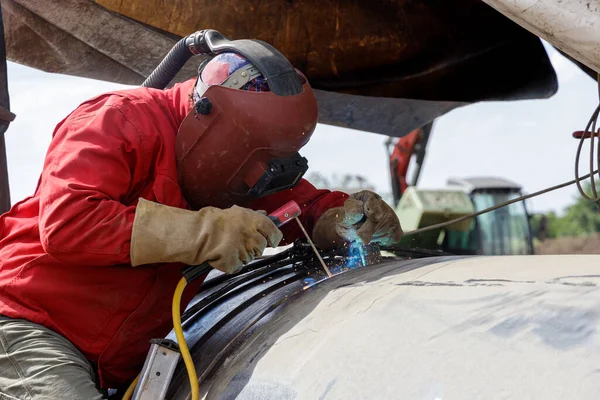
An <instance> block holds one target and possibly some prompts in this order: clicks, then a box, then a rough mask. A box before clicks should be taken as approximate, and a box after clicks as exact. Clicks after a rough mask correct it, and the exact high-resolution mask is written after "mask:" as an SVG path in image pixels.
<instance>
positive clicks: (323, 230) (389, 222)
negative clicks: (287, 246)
mask: <svg viewBox="0 0 600 400" xmlns="http://www.w3.org/2000/svg"><path fill="white" fill-rule="evenodd" d="M403 234H404V232H403V231H402V227H401V226H400V221H399V220H398V216H397V215H396V213H395V212H394V210H393V209H392V208H391V207H390V206H389V205H387V203H386V202H385V201H383V199H382V198H381V196H379V195H378V194H376V193H373V192H371V191H369V190H363V191H361V192H358V193H354V194H352V195H350V197H349V198H348V199H347V200H346V201H345V202H344V206H343V207H334V208H331V209H329V210H327V211H326V212H324V213H323V215H321V217H320V218H319V219H318V220H317V223H316V224H315V227H314V229H313V241H314V243H315V245H316V246H317V247H319V248H321V249H322V250H326V249H329V248H332V247H335V246H341V245H342V244H343V243H344V242H353V241H359V242H361V243H363V244H368V243H371V242H374V243H379V244H381V245H390V244H393V243H397V242H398V241H400V239H401V238H402V235H403Z"/></svg>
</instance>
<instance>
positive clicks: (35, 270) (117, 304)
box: [0, 80, 347, 388]
mask: <svg viewBox="0 0 600 400" xmlns="http://www.w3.org/2000/svg"><path fill="white" fill-rule="evenodd" d="M192 84H193V80H190V81H187V82H185V83H183V84H178V85H176V86H175V87H173V88H172V89H168V90H164V91H160V90H155V89H146V88H136V89H133V90H126V91H117V92H112V93H108V94H104V95H101V96H98V97H96V98H93V99H91V100H89V101H87V102H85V103H83V104H82V105H80V106H79V107H78V108H77V109H76V110H75V111H74V112H73V113H71V114H70V115H69V116H68V117H67V118H65V119H64V120H63V121H61V122H60V123H59V124H58V125H57V127H56V129H55V131H54V134H53V139H52V142H51V144H50V147H49V149H48V153H47V155H46V159H45V162H44V168H43V172H42V175H41V177H40V180H39V183H38V186H37V189H36V191H35V194H34V195H33V196H31V197H28V198H26V199H25V200H23V201H21V202H19V203H17V204H15V205H14V206H13V207H12V209H11V210H10V211H9V212H8V213H6V214H4V215H2V216H0V314H3V315H6V316H9V317H13V318H25V319H28V320H30V321H32V322H35V323H38V324H41V325H44V326H46V327H48V328H50V329H53V330H54V331H56V332H58V333H60V334H62V335H63V336H65V337H66V338H67V339H69V340H70V341H71V342H72V343H73V344H74V345H75V346H76V347H77V348H78V349H79V350H80V351H81V352H82V353H83V354H84V355H85V356H86V357H87V358H88V359H89V360H90V361H91V362H93V363H94V364H96V365H97V368H98V374H99V378H100V382H101V386H102V387H105V388H107V387H113V388H117V387H122V386H124V385H125V384H127V382H128V381H129V380H131V379H133V377H134V376H135V375H136V374H137V373H138V372H139V370H140V369H141V367H142V364H143V362H144V359H145V356H146V352H147V350H148V348H149V342H148V341H149V340H150V339H151V338H155V337H164V336H165V335H166V334H167V333H168V332H169V331H170V330H171V328H172V323H171V299H172V296H173V291H174V289H175V286H176V284H177V282H178V281H179V279H180V278H181V273H180V271H181V269H182V267H183V266H182V265H181V264H159V265H158V264H157V265H149V266H143V267H136V268H133V267H131V265H130V259H129V246H130V239H131V229H132V223H133V217H134V213H135V204H136V203H137V200H138V198H139V197H143V198H145V199H147V200H151V201H156V202H159V203H162V204H166V205H169V206H175V207H180V208H187V205H186V202H185V200H184V199H183V197H182V195H181V190H180V188H179V185H178V183H177V174H176V163H175V136H176V133H177V129H178V127H179V124H180V123H181V121H182V120H183V118H184V117H185V115H186V114H187V112H188V110H189V109H190V100H189V94H190V92H191V89H192ZM346 197H347V195H345V194H343V193H340V192H329V191H327V190H317V189H315V188H314V187H313V186H312V185H311V184H310V183H308V182H307V181H302V182H301V183H300V184H299V185H298V186H297V187H296V188H294V189H292V190H287V191H285V192H281V193H277V194H274V195H270V196H267V197H265V198H264V199H261V200H260V201H258V202H256V204H255V205H254V206H253V208H255V209H264V210H266V211H268V212H271V211H274V210H275V209H276V208H278V207H279V206H281V205H283V204H284V203H286V202H287V201H289V200H296V201H297V202H298V203H299V204H300V205H301V206H302V212H303V213H302V216H301V219H302V221H303V223H304V224H306V226H307V229H308V230H309V232H310V231H311V230H312V227H313V226H314V223H315V221H316V220H317V218H318V217H319V216H320V215H321V214H322V213H323V212H324V211H325V210H326V209H328V208H330V207H335V206H339V205H341V204H343V201H344V200H345V199H346ZM283 232H284V235H285V240H286V241H287V242H288V243H289V242H291V241H293V240H295V239H296V238H299V237H301V235H302V233H301V231H300V230H299V229H298V227H297V224H288V225H287V226H285V227H284V228H283ZM201 283H202V282H201V280H198V281H197V282H194V283H192V284H191V285H190V286H189V287H188V290H186V292H185V295H184V299H183V304H182V306H185V305H187V304H188V303H189V301H190V300H191V298H192V297H193V296H194V295H195V293H196V292H197V291H198V289H199V287H200V285H201Z"/></svg>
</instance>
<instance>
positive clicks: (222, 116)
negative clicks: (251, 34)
mask: <svg viewBox="0 0 600 400" xmlns="http://www.w3.org/2000/svg"><path fill="white" fill-rule="evenodd" d="M212 32H216V31H212ZM204 40H205V42H206V41H212V43H208V44H206V43H205V44H204V46H205V48H208V47H213V48H214V47H217V48H220V49H222V50H223V51H221V52H219V53H218V54H216V55H214V54H213V58H211V59H210V60H209V61H207V62H204V63H203V64H202V65H201V66H200V68H199V73H198V78H197V81H196V83H195V86H194V91H193V94H192V100H193V107H192V108H191V110H190V112H189V114H188V115H187V116H186V117H185V119H184V120H183V122H182V124H181V126H180V127H179V132H178V133H177V138H176V156H177V168H178V174H179V183H180V186H181V188H182V192H183V195H184V197H185V198H186V200H187V202H188V203H189V205H190V206H191V207H192V208H195V209H199V208H201V207H204V206H215V207H221V208H225V207H229V206H231V205H233V204H238V205H244V204H247V203H248V202H250V201H252V200H253V199H256V198H259V197H262V196H265V195H268V194H271V193H275V192H278V191H282V190H285V189H289V188H292V187H294V186H295V185H296V184H297V183H298V182H299V181H300V179H301V178H302V176H303V175H304V173H305V172H306V170H307V169H308V163H307V160H306V158H304V157H302V156H301V155H300V154H299V153H298V151H299V150H300V148H301V147H303V146H304V145H305V144H306V143H307V142H308V140H309V139H310V137H311V135H312V133H313V131H314V129H315V127H316V124H317V114H318V110H317V102H316V99H315V96H314V94H313V92H312V89H311V87H310V85H309V83H308V81H307V80H306V78H305V77H304V76H303V75H302V74H301V73H300V72H299V71H297V70H296V69H294V68H293V67H292V65H291V64H290V63H289V61H288V60H287V59H286V58H285V57H284V56H283V55H282V54H281V53H279V52H278V51H277V50H275V49H274V48H273V47H271V46H270V45H268V44H266V43H264V42H260V41H255V40H237V41H229V40H227V39H225V38H223V37H222V35H220V34H218V32H216V34H212V36H211V35H207V34H206V33H204ZM219 43H220V47H219ZM223 43H225V44H226V45H223ZM211 44H212V46H209V45H211Z"/></svg>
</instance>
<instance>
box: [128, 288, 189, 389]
mask: <svg viewBox="0 0 600 400" xmlns="http://www.w3.org/2000/svg"><path fill="white" fill-rule="evenodd" d="M186 286H187V280H186V279H185V278H181V280H180V281H179V283H178V284H177V288H175V293H174V294H173V305H172V308H171V310H172V314H173V330H174V331H175V336H176V337H177V344H178V345H179V351H180V352H181V356H182V357H183V362H184V363H185V369H186V370H187V373H188V378H189V379H190V387H191V388H192V400H200V385H199V384H198V376H197V375H196V368H195V367H194V361H193V360H192V356H191V354H190V350H189V348H188V346H187V343H186V341H185V336H183V328H182V326H181V296H182V295H183V290H184V289H185V287H186ZM139 378H140V376H139V375H138V376H137V377H136V378H135V379H134V381H133V382H131V385H129V388H128V389H127V391H126V392H125V395H123V400H130V399H131V396H133V392H134V390H135V387H136V385H137V383H138V380H139Z"/></svg>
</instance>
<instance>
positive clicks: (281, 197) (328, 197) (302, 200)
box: [251, 179, 348, 246]
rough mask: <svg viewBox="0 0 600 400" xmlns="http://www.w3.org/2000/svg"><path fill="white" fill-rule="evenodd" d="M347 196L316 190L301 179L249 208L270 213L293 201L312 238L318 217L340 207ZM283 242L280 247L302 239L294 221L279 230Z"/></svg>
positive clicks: (340, 193) (335, 192)
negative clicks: (287, 188) (294, 184)
mask: <svg viewBox="0 0 600 400" xmlns="http://www.w3.org/2000/svg"><path fill="white" fill-rule="evenodd" d="M347 198H348V195H347V194H346V193H343V192H337V191H330V190H326V189H317V188H315V187H314V186H313V185H312V184H310V182H308V181H307V180H305V179H302V180H301V181H300V182H299V183H298V185H297V186H296V187H294V188H292V189H289V190H285V191H283V192H278V193H274V194H272V195H268V196H265V197H264V198H261V199H258V200H257V201H255V202H253V203H252V205H251V208H252V209H254V210H265V211H266V212H268V213H271V212H273V211H275V210H276V209H278V208H279V207H281V206H282V205H284V204H285V203H287V202H288V201H291V200H294V201H295V202H296V203H298V205H299V206H300V208H301V209H302V214H301V215H300V221H301V222H302V225H304V228H305V229H306V231H307V232H308V234H309V235H311V237H312V230H313V228H314V226H315V224H316V223H317V220H318V219H319V217H320V216H321V215H322V214H323V213H324V212H325V211H327V210H329V209H330V208H333V207H340V206H342V205H344V202H345V201H346V199H347ZM281 232H282V233H283V241H282V242H281V244H280V245H281V246H284V245H286V244H290V243H292V242H293V241H294V240H296V239H301V238H304V234H303V233H302V231H301V230H300V227H299V226H298V224H297V223H295V222H294V221H290V222H288V223H287V224H286V225H284V226H283V227H282V228H281Z"/></svg>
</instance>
